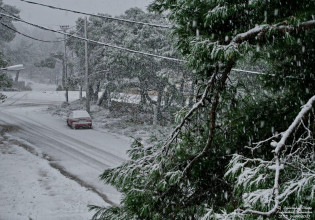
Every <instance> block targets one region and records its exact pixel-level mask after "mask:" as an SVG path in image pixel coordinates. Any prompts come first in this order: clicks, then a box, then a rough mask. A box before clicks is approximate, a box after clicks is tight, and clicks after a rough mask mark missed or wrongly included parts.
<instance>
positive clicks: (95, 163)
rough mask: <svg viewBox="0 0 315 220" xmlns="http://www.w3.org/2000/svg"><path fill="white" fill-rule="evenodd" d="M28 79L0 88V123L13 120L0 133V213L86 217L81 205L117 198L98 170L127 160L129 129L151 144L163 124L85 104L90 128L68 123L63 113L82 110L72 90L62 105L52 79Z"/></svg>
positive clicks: (112, 202) (61, 94)
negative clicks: (25, 84)
mask: <svg viewBox="0 0 315 220" xmlns="http://www.w3.org/2000/svg"><path fill="white" fill-rule="evenodd" d="M31 86H32V89H33V91H25V92H3V93H4V94H5V95H6V96H7V97H8V98H7V100H6V101H5V102H4V103H2V104H0V127H1V125H2V126H3V125H5V126H15V127H16V130H12V131H10V132H9V134H7V136H6V138H7V140H5V139H3V138H2V139H0V219H1V220H2V219H4V220H7V219H12V220H15V219H17V220H19V219H89V218H90V217H91V216H92V214H93V213H88V208H87V205H88V204H91V205H102V206H106V205H115V204H119V201H120V196H121V195H120V193H119V192H117V191H116V189H114V188H113V187H112V186H109V185H105V184H104V183H103V182H102V181H100V180H99V175H100V174H101V173H102V172H103V171H104V170H105V169H107V168H110V167H115V166H119V165H120V164H121V163H123V162H124V161H125V160H126V159H128V157H127V155H126V151H127V150H128V149H129V147H130V144H131V141H132V139H131V138H130V136H132V137H135V138H137V139H142V140H143V141H146V142H147V143H151V144H152V140H153V139H152V136H154V135H161V133H165V131H167V129H166V128H163V127H157V126H152V125H151V124H150V123H145V122H144V123H143V122H140V123H139V121H137V120H134V118H133V115H128V114H127V115H124V114H120V113H119V112H118V113H117V112H111V111H109V110H108V109H104V108H101V107H98V106H96V105H92V106H91V110H92V113H91V115H92V117H93V127H94V129H78V130H72V129H71V128H69V127H68V126H67V125H66V121H65V119H66V117H67V115H68V113H69V112H71V111H72V110H76V109H84V103H82V102H80V101H79V100H77V99H78V98H79V92H78V91H69V101H70V104H66V103H64V101H65V92H64V91H55V86H51V85H43V84H38V83H32V84H31ZM83 96H84V94H83ZM113 113H115V114H113ZM51 114H53V115H54V117H52V115H51ZM144 117H148V116H145V115H139V116H138V118H140V119H143V118H144ZM149 117H150V116H149ZM153 141H154V140H153ZM20 146H23V147H24V148H22V147H20ZM25 146H27V147H25ZM25 149H28V150H29V151H26V150H25ZM30 152H31V153H30ZM67 177H70V179H68V178H67ZM87 189H90V191H88V190H87Z"/></svg>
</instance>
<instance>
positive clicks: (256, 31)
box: [230, 20, 315, 44]
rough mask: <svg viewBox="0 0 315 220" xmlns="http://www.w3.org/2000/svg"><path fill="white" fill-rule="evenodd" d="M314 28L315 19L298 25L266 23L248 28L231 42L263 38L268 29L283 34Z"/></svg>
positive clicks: (236, 42)
mask: <svg viewBox="0 0 315 220" xmlns="http://www.w3.org/2000/svg"><path fill="white" fill-rule="evenodd" d="M284 23H286V22H284ZM313 28H315V20H310V21H305V22H302V23H300V24H299V25H296V26H293V25H268V24H264V25H260V26H256V27H254V28H252V29H250V30H248V31H247V32H244V33H241V34H238V35H236V36H235V37H234V38H233V39H232V41H231V43H230V44H241V43H243V42H245V41H248V40H250V39H253V38H256V37H259V38H261V37H263V36H266V33H267V32H268V31H275V32H278V33H281V34H285V33H291V32H293V31H305V30H308V29H313Z"/></svg>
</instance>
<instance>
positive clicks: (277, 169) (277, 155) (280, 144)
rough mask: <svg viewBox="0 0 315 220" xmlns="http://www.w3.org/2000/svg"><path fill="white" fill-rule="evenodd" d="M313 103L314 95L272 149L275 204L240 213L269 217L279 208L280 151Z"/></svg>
mask: <svg viewBox="0 0 315 220" xmlns="http://www.w3.org/2000/svg"><path fill="white" fill-rule="evenodd" d="M314 103H315V96H313V97H312V98H310V99H309V100H308V102H307V103H306V105H304V106H303V108H302V110H301V111H300V113H299V114H298V115H297V116H296V118H295V120H294V121H293V123H292V124H291V125H290V126H289V128H288V129H287V130H286V131H285V132H283V133H282V138H281V140H280V141H279V142H278V143H277V145H276V149H275V150H274V154H275V156H274V159H275V162H276V165H275V179H274V186H273V190H274V198H275V204H274V207H273V208H272V209H271V210H269V211H268V212H261V211H257V210H250V209H248V210H245V211H244V212H243V213H242V214H257V215H262V216H267V217H270V216H271V215H273V214H275V213H276V212H277V211H278V210H279V208H280V198H279V187H280V186H279V178H280V171H281V169H282V166H281V165H280V152H281V150H282V149H283V148H284V147H285V143H286V141H287V139H288V138H289V137H290V135H291V134H292V133H293V132H294V130H295V129H296V128H297V127H298V126H299V124H300V123H301V121H302V120H303V118H304V116H305V115H306V114H307V113H308V112H309V111H310V110H311V109H312V106H313V104H314Z"/></svg>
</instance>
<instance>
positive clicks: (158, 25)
mask: <svg viewBox="0 0 315 220" xmlns="http://www.w3.org/2000/svg"><path fill="white" fill-rule="evenodd" d="M20 1H22V2H26V3H29V4H33V5H40V6H44V7H48V8H52V9H57V10H61V11H67V12H72V13H76V14H82V15H88V16H92V17H97V18H103V19H108V20H115V21H121V22H127V23H132V24H140V25H148V26H151V27H158V28H170V27H169V26H166V25H161V24H152V23H146V22H140V21H132V20H128V19H123V18H113V17H108V16H104V15H96V14H91V13H87V12H80V11H75V10H71V9H65V8H59V7H56V6H52V5H46V4H42V3H37V2H32V1H27V0H20Z"/></svg>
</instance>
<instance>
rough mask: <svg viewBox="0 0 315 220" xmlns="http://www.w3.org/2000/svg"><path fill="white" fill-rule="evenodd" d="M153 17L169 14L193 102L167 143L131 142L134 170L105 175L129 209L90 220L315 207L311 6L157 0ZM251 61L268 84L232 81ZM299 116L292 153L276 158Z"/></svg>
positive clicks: (249, 214) (287, 148)
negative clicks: (193, 84) (192, 82)
mask: <svg viewBox="0 0 315 220" xmlns="http://www.w3.org/2000/svg"><path fill="white" fill-rule="evenodd" d="M150 8H151V9H152V10H154V11H158V12H168V13H169V18H170V20H171V21H172V22H173V34H174V35H175V36H176V37H175V40H176V48H177V50H178V51H179V52H180V53H181V54H182V55H183V56H184V57H185V59H186V60H187V63H188V66H189V67H190V68H191V69H192V71H193V73H194V75H195V77H196V80H197V82H198V84H197V85H198V91H197V94H196V98H197V100H196V103H195V104H194V105H193V106H192V108H183V109H182V110H181V111H179V112H178V113H177V115H176V118H177V120H178V124H179V125H178V126H177V127H176V128H175V129H174V132H173V133H172V134H171V135H170V137H168V138H165V139H166V140H160V141H159V142H158V143H157V144H156V145H154V146H143V145H142V144H141V143H139V142H138V141H135V142H134V143H133V145H132V147H131V150H130V151H129V152H128V153H129V156H130V160H128V161H126V162H125V163H124V164H123V165H121V166H119V167H117V168H112V169H108V170H106V171H105V172H104V173H103V174H102V175H101V179H102V180H104V181H105V183H107V184H111V185H113V186H115V187H116V188H117V189H118V190H119V191H120V192H121V193H122V195H123V199H122V201H121V204H120V206H119V207H111V208H108V207H96V206H91V209H93V210H95V211H96V214H95V216H94V219H213V218H217V219H230V218H232V217H237V218H248V219H253V218H254V215H262V216H266V217H271V218H277V215H276V214H277V212H278V209H279V207H281V206H282V207H283V206H292V207H298V206H300V205H303V206H308V207H310V206H311V205H312V204H314V187H313V186H314V183H315V181H314V180H315V179H314V163H312V156H311V155H312V153H314V145H315V142H314V132H315V130H314V109H312V105H313V102H310V104H309V105H308V106H306V107H308V108H309V109H308V111H307V112H305V114H303V115H301V116H300V113H299V112H300V110H301V109H300V106H302V105H304V104H305V103H306V102H307V101H308V100H310V101H311V100H312V98H311V97H312V96H313V95H314V91H315V88H314V85H315V78H314V47H315V44H314V39H315V38H314V37H315V32H314V28H315V21H314V18H313V17H312V16H314V8H315V2H314V1H312V0H304V1H302V0H297V1H290V0H274V1H261V0H251V1H248V0H238V1H227V0H211V1H200V0H177V1H176V0H155V1H154V2H153V3H152V4H151V7H150ZM244 60H245V61H244ZM248 60H252V61H253V64H254V63H255V64H260V65H263V64H264V63H267V64H268V65H267V66H265V70H266V73H268V74H269V75H266V76H263V77H261V78H260V79H259V80H254V79H245V78H244V77H240V76H238V77H234V76H233V75H231V71H232V69H233V67H236V66H237V65H239V64H240V63H241V62H246V61H248ZM270 74H272V75H270ZM256 79H257V78H256ZM251 82H255V83H251ZM297 115H298V116H300V117H297V120H298V122H299V123H298V125H297V126H296V127H294V128H292V129H291V130H290V132H288V133H289V134H290V136H288V137H287V139H286V141H287V142H286V144H287V145H283V146H281V147H280V148H279V149H282V151H280V152H275V151H272V149H273V148H271V147H270V142H271V141H273V142H272V146H274V145H275V143H281V142H280V141H279V139H280V137H282V138H281V140H282V139H283V138H284V136H281V135H283V134H284V133H281V132H284V131H287V129H288V128H289V127H291V125H292V124H291V123H292V122H293V121H294V119H295V118H296V116H297ZM263 140H265V141H263ZM255 143H256V144H255ZM276 145H277V144H276ZM294 151H297V153H295V154H292V152H294ZM279 158H280V159H279ZM279 161H280V162H279ZM279 163H281V165H280V164H279ZM280 170H281V172H280ZM277 172H280V176H281V179H280V180H279V179H278V180H279V181H280V182H279V183H278V185H277V184H274V181H275V182H277V181H276V179H277ZM278 201H279V203H278ZM222 210H224V211H223V212H221V211H222ZM256 210H257V211H256ZM219 212H221V213H220V214H218V213H219ZM256 217H257V216H256Z"/></svg>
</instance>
